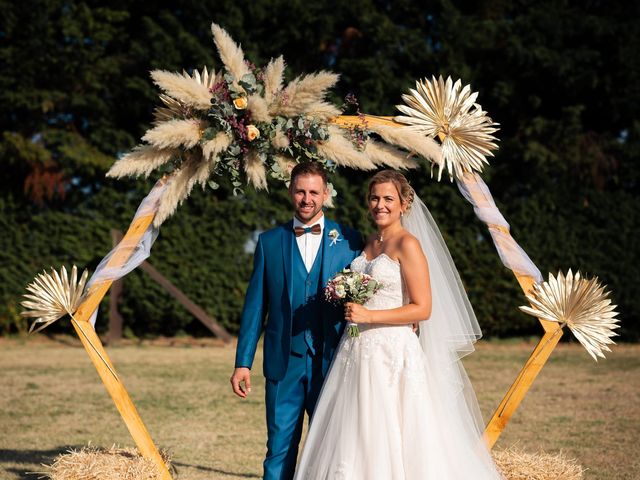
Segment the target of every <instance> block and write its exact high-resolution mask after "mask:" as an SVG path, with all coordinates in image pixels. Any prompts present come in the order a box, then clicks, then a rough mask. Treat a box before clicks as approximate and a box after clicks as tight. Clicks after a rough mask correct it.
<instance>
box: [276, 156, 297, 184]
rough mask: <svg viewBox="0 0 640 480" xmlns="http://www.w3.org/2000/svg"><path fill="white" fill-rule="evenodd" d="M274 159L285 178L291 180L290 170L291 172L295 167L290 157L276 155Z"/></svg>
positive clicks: (294, 162)
mask: <svg viewBox="0 0 640 480" xmlns="http://www.w3.org/2000/svg"><path fill="white" fill-rule="evenodd" d="M275 159H276V162H277V163H278V166H279V167H280V170H282V173H283V174H284V175H285V176H286V177H287V178H291V170H293V167H295V166H296V161H295V160H294V159H293V158H291V157H287V156H286V155H276V156H275ZM287 185H288V183H287Z"/></svg>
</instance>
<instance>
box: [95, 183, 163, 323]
mask: <svg viewBox="0 0 640 480" xmlns="http://www.w3.org/2000/svg"><path fill="white" fill-rule="evenodd" d="M170 180H171V177H170V178H169V180H158V181H157V182H156V184H155V185H154V187H153V188H152V189H151V191H150V192H149V194H148V195H147V196H146V197H145V198H144V200H142V202H141V203H140V206H139V207H138V210H137V211H136V214H135V216H134V217H133V220H132V221H131V225H133V224H134V223H135V222H136V221H137V220H138V219H139V218H140V217H144V216H147V215H155V213H156V212H157V211H158V207H159V206H160V199H161V198H162V195H163V194H164V192H165V189H166V188H167V185H169V182H170ZM157 237H158V228H157V227H154V226H153V222H151V223H149V226H148V227H147V229H146V230H145V232H144V233H143V234H142V236H141V237H139V239H138V240H137V241H136V240H134V241H132V240H127V239H123V240H122V241H121V242H120V243H118V245H116V246H115V247H114V248H113V250H111V251H110V252H109V253H108V254H107V255H106V256H105V257H104V258H103V259H102V261H101V262H100V263H99V264H98V267H97V268H96V271H95V272H93V275H91V278H90V279H89V281H88V282H87V291H90V290H91V289H92V288H94V287H95V286H97V285H98V284H101V283H104V282H114V281H116V280H118V279H120V278H122V277H124V276H125V275H126V274H127V273H129V272H131V271H132V270H134V269H135V268H136V267H138V265H140V264H141V263H142V262H144V261H145V260H146V259H147V258H149V255H151V246H152V245H153V243H154V242H155V241H156V238H157ZM114 255H118V257H120V258H126V260H125V261H124V263H122V264H121V265H117V266H116V265H109V261H110V260H111V258H113V256H114ZM97 315H98V308H97V307H96V309H95V310H94V311H93V313H92V314H91V318H90V319H89V322H90V323H91V326H93V327H94V328H95V324H96V317H97Z"/></svg>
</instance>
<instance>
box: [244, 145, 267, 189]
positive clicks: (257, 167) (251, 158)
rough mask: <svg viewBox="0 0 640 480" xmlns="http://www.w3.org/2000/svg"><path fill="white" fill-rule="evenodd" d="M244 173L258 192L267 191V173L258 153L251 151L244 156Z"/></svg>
mask: <svg viewBox="0 0 640 480" xmlns="http://www.w3.org/2000/svg"><path fill="white" fill-rule="evenodd" d="M244 171H245V173H246V174H247V180H248V181H249V183H251V184H253V186H254V187H255V188H256V190H267V171H266V169H265V168H264V163H262V160H260V157H259V156H258V154H257V153H256V152H254V151H251V152H249V153H247V154H246V155H245V156H244Z"/></svg>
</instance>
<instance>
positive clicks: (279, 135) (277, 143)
mask: <svg viewBox="0 0 640 480" xmlns="http://www.w3.org/2000/svg"><path fill="white" fill-rule="evenodd" d="M289 144H290V142H289V137H287V135H286V134H285V133H284V132H283V131H282V130H276V133H275V135H274V136H273V138H272V139H271V145H273V146H274V147H276V148H278V149H280V150H284V149H285V148H287V147H288V146H289Z"/></svg>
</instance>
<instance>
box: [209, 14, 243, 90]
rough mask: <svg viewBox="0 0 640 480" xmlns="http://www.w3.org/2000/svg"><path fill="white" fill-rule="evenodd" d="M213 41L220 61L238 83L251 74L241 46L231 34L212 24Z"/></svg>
mask: <svg viewBox="0 0 640 480" xmlns="http://www.w3.org/2000/svg"><path fill="white" fill-rule="evenodd" d="M211 33H213V41H214V42H215V44H216V47H217V48H218V53H219V54H220V59H221V60H222V63H224V65H225V67H227V70H228V71H229V73H231V75H233V76H234V77H235V78H236V82H237V81H238V80H240V79H241V78H242V77H243V76H244V75H246V74H247V73H249V67H247V64H246V63H245V62H244V53H243V52H242V48H240V45H238V44H236V43H235V42H234V41H233V39H232V38H231V37H230V36H229V34H228V33H227V32H226V31H225V30H223V29H222V28H220V26H218V25H216V24H215V23H212V24H211Z"/></svg>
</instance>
